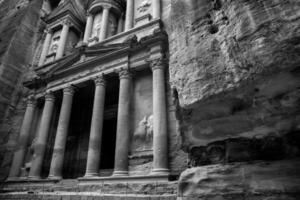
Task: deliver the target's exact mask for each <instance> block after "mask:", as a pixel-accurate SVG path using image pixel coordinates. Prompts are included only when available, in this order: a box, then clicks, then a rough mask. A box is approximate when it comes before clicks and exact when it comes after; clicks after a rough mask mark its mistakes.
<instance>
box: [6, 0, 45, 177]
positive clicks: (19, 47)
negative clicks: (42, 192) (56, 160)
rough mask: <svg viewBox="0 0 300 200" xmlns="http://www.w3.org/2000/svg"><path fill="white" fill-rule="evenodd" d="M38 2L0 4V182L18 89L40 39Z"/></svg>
mask: <svg viewBox="0 0 300 200" xmlns="http://www.w3.org/2000/svg"><path fill="white" fill-rule="evenodd" d="M41 4H42V1H39V0H32V1H28V0H12V1H3V2H0V127H1V128H0V167H1V171H0V180H1V179H3V178H5V176H6V175H7V174H8V172H7V170H8V169H9V165H10V160H11V158H12V153H11V151H12V150H13V148H14V146H15V142H14V141H15V139H16V138H17V136H18V133H19V130H18V129H19V128H20V124H21V121H22V118H23V115H24V105H23V102H22V97H23V95H25V94H26V91H25V89H24V88H23V87H22V80H23V78H24V75H25V74H26V73H27V72H28V71H29V64H31V62H32V57H33V53H34V49H35V45H36V42H37V41H38V40H39V39H40V36H41V33H40V32H39V27H40V19H39V17H40V8H41Z"/></svg>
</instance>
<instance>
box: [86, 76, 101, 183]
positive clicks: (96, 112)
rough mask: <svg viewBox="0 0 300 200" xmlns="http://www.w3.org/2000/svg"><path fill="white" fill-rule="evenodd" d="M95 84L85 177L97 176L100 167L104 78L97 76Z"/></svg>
mask: <svg viewBox="0 0 300 200" xmlns="http://www.w3.org/2000/svg"><path fill="white" fill-rule="evenodd" d="M95 84H96V89H95V97H94V106H93V115H92V124H91V133H90V141H89V150H88V157H87V166H86V173H85V177H93V176H97V175H98V172H99V167H100V166H99V165H100V156H101V142H102V128H103V114H104V101H105V80H104V78H103V77H98V78H97V79H96V80H95Z"/></svg>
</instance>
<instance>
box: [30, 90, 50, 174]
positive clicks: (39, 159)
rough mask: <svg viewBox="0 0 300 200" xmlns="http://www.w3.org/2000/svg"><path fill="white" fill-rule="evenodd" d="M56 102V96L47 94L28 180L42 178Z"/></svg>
mask: <svg viewBox="0 0 300 200" xmlns="http://www.w3.org/2000/svg"><path fill="white" fill-rule="evenodd" d="M54 101H55V98H54V95H53V94H52V93H47V94H46V96H45V105H44V110H43V114H42V119H41V123H40V128H39V131H38V135H37V138H36V142H35V144H34V154H33V158H32V164H31V168H30V172H29V176H28V178H32V179H39V178H40V175H41V170H42V164H43V160H44V155H45V149H46V144H47V139H48V133H49V128H50V123H51V119H52V114H53V108H54Z"/></svg>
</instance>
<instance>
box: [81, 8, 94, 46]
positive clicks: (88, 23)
mask: <svg viewBox="0 0 300 200" xmlns="http://www.w3.org/2000/svg"><path fill="white" fill-rule="evenodd" d="M92 28H93V15H92V14H88V15H87V20H86V26H85V31H84V38H83V42H84V43H86V44H88V42H89V38H90V36H91V33H92Z"/></svg>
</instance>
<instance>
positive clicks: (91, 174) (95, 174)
mask: <svg viewBox="0 0 300 200" xmlns="http://www.w3.org/2000/svg"><path fill="white" fill-rule="evenodd" d="M98 177H99V173H86V174H85V175H84V177H83V178H84V179H89V178H91V179H92V178H98Z"/></svg>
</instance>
